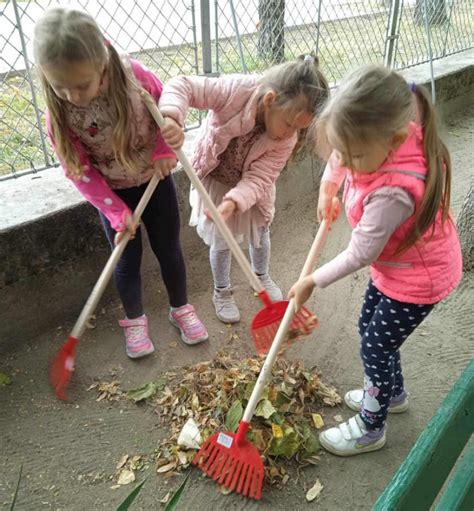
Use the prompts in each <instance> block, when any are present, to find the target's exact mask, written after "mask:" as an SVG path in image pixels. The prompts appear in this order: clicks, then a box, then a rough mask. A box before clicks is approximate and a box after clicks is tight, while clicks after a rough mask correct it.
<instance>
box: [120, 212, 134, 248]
mask: <svg viewBox="0 0 474 511" xmlns="http://www.w3.org/2000/svg"><path fill="white" fill-rule="evenodd" d="M124 220H125V229H124V230H123V231H119V232H117V233H116V234H115V238H114V244H115V246H117V245H118V244H119V243H120V241H121V240H122V238H123V237H124V235H125V233H127V232H129V233H130V239H131V240H133V238H135V233H136V230H137V227H138V224H136V225H135V224H134V222H133V216H132V215H130V214H127V215H125V219H124Z"/></svg>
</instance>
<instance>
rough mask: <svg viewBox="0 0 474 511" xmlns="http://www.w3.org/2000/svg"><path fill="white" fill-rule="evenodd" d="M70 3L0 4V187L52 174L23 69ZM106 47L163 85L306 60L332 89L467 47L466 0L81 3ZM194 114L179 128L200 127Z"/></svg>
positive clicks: (472, 41) (30, 77)
mask: <svg viewBox="0 0 474 511" xmlns="http://www.w3.org/2000/svg"><path fill="white" fill-rule="evenodd" d="M53 3H54V5H57V4H70V3H71V2H68V1H60V2H50V1H25V2H20V1H16V0H9V1H7V2H2V1H1V0H0V26H1V33H0V50H1V55H0V180H1V179H8V178H11V177H16V176H19V175H21V174H23V173H25V172H36V171H38V170H41V169H44V168H48V167H51V166H52V165H55V164H56V161H55V157H54V154H53V153H52V150H51V147H50V145H49V142H48V140H47V137H46V135H45V132H44V103H43V99H42V96H41V93H40V91H39V86H38V80H37V78H36V77H35V72H34V63H33V62H32V60H31V55H32V50H31V42H32V34H33V28H34V20H36V19H37V18H38V16H39V15H40V14H41V12H42V11H44V10H45V9H46V8H47V7H48V6H49V5H52V4H53ZM74 5H76V6H77V5H79V7H80V8H82V9H84V10H87V11H88V12H89V13H90V14H91V15H92V16H94V18H95V19H96V20H97V22H98V23H99V25H100V26H101V28H102V29H103V31H104V32H105V34H106V37H107V38H109V39H110V40H111V41H112V43H113V44H114V46H116V47H117V48H118V49H119V50H122V51H126V52H128V53H130V54H131V55H132V56H134V57H135V58H137V59H139V60H140V61H141V62H142V63H143V64H145V65H146V66H148V67H149V68H150V69H152V70H153V71H155V72H156V73H157V75H158V76H159V77H160V79H161V80H162V81H164V82H166V81H167V80H168V79H169V78H170V77H172V76H176V75H178V74H207V75H217V74H221V73H236V72H237V73H242V72H244V73H248V72H260V71H263V70H264V69H265V68H267V67H268V66H270V65H272V64H274V63H278V62H283V61H285V60H290V59H293V58H295V57H297V56H298V55H300V54H307V53H314V54H316V55H318V56H319V59H320V64H321V67H322V69H323V70H324V72H325V74H326V76H327V77H328V78H329V81H330V82H331V83H332V84H333V85H334V84H336V83H337V82H338V81H339V80H340V79H341V77H342V76H343V75H344V74H345V73H346V72H347V71H348V70H349V69H351V68H354V67H356V66H358V65H360V64H363V63H369V62H372V63H383V64H385V65H387V66H390V67H393V68H405V67H409V66H413V65H417V64H420V63H423V62H427V61H429V60H430V58H432V59H438V58H442V57H444V56H446V55H450V54H453V53H456V52H459V51H463V50H465V49H468V48H472V47H473V46H474V2H473V0H214V1H212V0H174V1H171V0H163V1H161V2H153V1H152V0H150V1H145V0H140V1H131V0H128V1H125V0H107V2H106V1H105V0H82V1H80V2H79V4H77V2H75V3H74ZM199 115H200V114H199V113H198V112H192V113H191V114H190V116H189V117H188V120H187V127H188V128H192V127H195V126H196V125H198V124H199V120H200V117H199Z"/></svg>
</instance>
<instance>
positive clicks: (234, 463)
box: [193, 220, 329, 500]
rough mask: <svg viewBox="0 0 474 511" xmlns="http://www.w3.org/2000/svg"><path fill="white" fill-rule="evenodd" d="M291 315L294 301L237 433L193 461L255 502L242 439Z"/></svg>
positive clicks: (258, 487) (215, 438)
mask: <svg viewBox="0 0 474 511" xmlns="http://www.w3.org/2000/svg"><path fill="white" fill-rule="evenodd" d="M328 230H329V223H328V221H327V220H323V222H322V223H321V225H320V227H319V229H318V233H317V234H316V238H315V240H314V242H313V245H312V247H311V250H310V253H309V255H308V258H307V259H306V262H305V266H304V268H303V271H302V272H301V276H302V277H303V276H305V275H307V274H308V273H309V271H310V269H311V268H312V267H313V266H314V264H315V261H316V259H317V257H318V254H319V252H320V250H321V248H322V246H323V244H324V242H325V240H326V236H327V233H328ZM294 315H295V304H294V299H291V300H290V302H289V305H288V307H287V308H286V311H285V315H284V316H283V320H282V321H281V323H280V326H279V328H278V331H277V333H276V336H275V339H274V341H273V344H272V346H271V348H270V351H269V352H268V355H267V358H266V359H265V363H264V364H263V367H262V369H261V371H260V374H259V376H258V379H257V383H256V384H255V387H254V389H253V391H252V395H251V396H250V399H249V402H248V404H247V407H246V408H245V412H244V416H243V418H242V420H241V421H240V424H239V427H238V430H237V433H235V434H234V433H229V432H221V433H215V434H214V435H212V436H211V437H209V438H208V439H207V440H206V441H205V442H204V444H203V446H202V447H201V449H200V450H199V452H198V453H197V455H196V457H195V458H194V460H193V464H194V465H196V466H197V467H199V468H200V469H201V470H202V471H203V472H204V473H205V474H206V475H207V476H209V477H212V478H213V479H214V481H216V482H217V483H218V484H221V485H224V486H226V487H227V488H229V489H230V490H231V491H236V492H238V493H241V494H242V495H244V496H245V497H250V498H254V499H257V500H258V499H260V498H261V496H262V485H263V479H264V468H263V461H262V458H261V456H260V453H259V452H258V449H257V448H256V447H255V446H254V445H253V444H252V443H251V442H249V441H248V440H247V439H246V434H247V431H248V429H249V425H250V421H251V420H252V416H253V414H254V411H255V408H256V406H257V404H258V402H259V400H260V397H261V395H262V392H263V389H264V388H265V385H266V383H267V381H268V379H269V377H270V375H271V370H272V367H273V364H274V363H275V359H276V357H277V354H278V351H279V350H280V347H281V345H282V343H283V342H284V340H285V339H286V338H287V335H288V330H289V328H290V325H291V324H292V321H293V317H294Z"/></svg>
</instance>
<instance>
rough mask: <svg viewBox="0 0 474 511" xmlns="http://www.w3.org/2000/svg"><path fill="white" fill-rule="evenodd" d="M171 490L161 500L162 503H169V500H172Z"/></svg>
mask: <svg viewBox="0 0 474 511" xmlns="http://www.w3.org/2000/svg"><path fill="white" fill-rule="evenodd" d="M170 497H171V492H170V491H169V492H168V493H167V494H166V495H165V496H164V497H163V498H162V499H161V500H160V502H161V503H162V504H168V500H170Z"/></svg>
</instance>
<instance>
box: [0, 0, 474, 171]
mask: <svg viewBox="0 0 474 511" xmlns="http://www.w3.org/2000/svg"><path fill="white" fill-rule="evenodd" d="M458 5H459V4H458ZM386 23H387V16H386V14H385V13H381V14H372V15H365V16H357V17H354V18H347V19H343V20H334V21H327V22H324V23H322V24H321V27H320V34H319V51H318V54H319V58H320V62H321V68H322V70H323V72H324V73H325V74H326V76H327V77H328V79H329V81H330V82H331V84H333V85H334V84H335V83H337V82H338V81H339V80H340V79H341V78H342V77H343V76H344V74H345V73H346V72H347V71H348V70H349V69H352V68H354V67H356V66H358V65H361V64H364V63H368V62H372V63H382V62H383V52H384V39H385V26H386ZM473 27H474V16H473V8H472V6H470V4H469V3H467V2H465V3H462V4H460V6H459V9H458V10H457V11H456V13H454V14H453V16H452V19H451V27H450V31H449V37H448V38H447V46H446V53H447V54H449V53H453V52H455V51H459V50H461V49H463V48H469V47H471V46H472V45H473V31H474V28H473ZM316 28H317V27H316V25H315V24H308V25H305V26H300V27H294V28H290V29H289V28H287V29H285V59H286V60H291V59H293V58H295V57H296V56H298V55H300V54H304V53H308V52H311V51H314V50H315V47H316V36H317V30H316ZM431 38H432V44H433V54H434V56H435V57H437V56H440V55H442V52H443V47H444V43H445V40H446V29H445V27H444V26H440V27H432V30H431ZM241 41H242V47H243V54H244V59H245V62H246V66H247V70H248V71H249V72H260V71H263V70H264V69H266V68H267V67H269V66H270V65H271V62H268V61H265V60H262V59H260V58H259V57H258V34H251V35H244V36H243V37H242V39H241ZM212 52H213V59H214V62H213V69H214V70H216V71H218V72H220V73H241V72H242V65H241V61H240V56H239V54H238V46H237V43H236V40H235V38H234V39H221V40H219V41H217V43H216V42H215V41H213V43H212ZM216 53H217V54H218V56H219V60H218V62H216ZM427 54H428V52H427V45H426V34H425V30H424V27H423V26H418V25H416V24H415V23H414V21H413V11H412V10H410V9H405V10H404V12H403V16H402V20H401V27H400V38H399V42H398V51H397V54H396V62H395V67H397V68H402V67H407V66H410V65H414V64H416V63H418V62H421V61H425V60H427ZM134 57H136V58H137V59H139V60H140V61H141V62H143V63H144V64H145V65H147V66H148V67H149V68H150V69H152V70H153V71H155V72H156V73H157V75H158V76H159V77H160V79H161V80H162V81H164V82H166V81H167V80H169V79H170V78H171V77H173V76H176V75H178V74H196V73H202V69H203V65H202V48H201V46H200V45H198V46H197V47H195V46H193V45H183V46H176V47H173V48H167V49H166V50H163V49H156V50H147V51H143V52H140V53H139V54H135V55H134ZM35 90H36V97H37V100H38V104H39V107H40V109H41V110H43V109H44V102H43V99H42V96H41V93H40V91H39V87H38V83H37V81H36V80H35ZM0 112H1V113H0V147H2V150H1V153H0V175H2V174H3V175H5V174H9V173H14V172H19V171H21V170H24V169H28V168H31V167H35V168H42V167H44V166H45V165H47V162H46V161H45V157H44V155H43V151H42V146H41V139H40V131H39V128H38V125H37V122H36V117H35V112H34V109H33V106H32V94H31V90H30V86H29V83H28V81H27V80H26V78H25V77H23V76H15V77H11V78H8V77H4V78H3V79H2V81H1V83H0ZM201 115H202V114H201ZM199 118H200V114H199V112H197V111H191V112H190V114H189V116H188V119H187V122H186V124H187V126H188V127H193V126H196V125H197V124H198V123H199ZM41 125H42V126H44V118H43V116H42V118H41ZM47 146H48V151H49V154H50V158H51V160H54V157H53V153H52V150H51V147H50V146H49V143H48V142H47Z"/></svg>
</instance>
